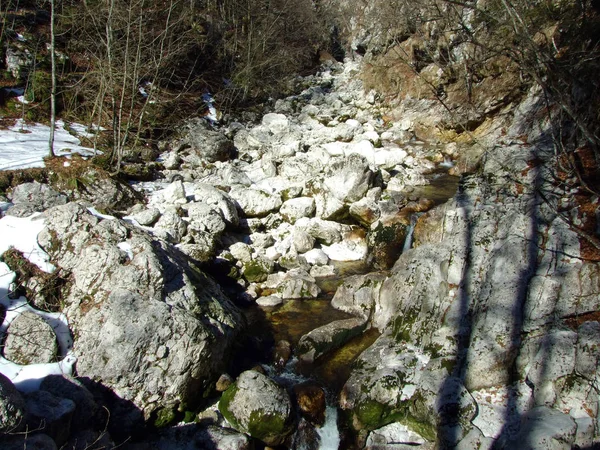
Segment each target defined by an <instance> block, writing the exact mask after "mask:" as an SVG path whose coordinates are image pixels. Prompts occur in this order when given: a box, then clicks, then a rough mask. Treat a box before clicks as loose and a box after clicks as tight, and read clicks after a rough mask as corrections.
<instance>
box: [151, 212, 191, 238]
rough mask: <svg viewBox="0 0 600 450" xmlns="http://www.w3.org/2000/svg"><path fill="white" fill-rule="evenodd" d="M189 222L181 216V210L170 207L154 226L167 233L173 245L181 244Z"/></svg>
mask: <svg viewBox="0 0 600 450" xmlns="http://www.w3.org/2000/svg"><path fill="white" fill-rule="evenodd" d="M187 227H188V225H187V222H186V221H185V220H183V219H182V218H181V216H180V215H179V209H177V208H175V207H170V208H169V209H167V210H165V212H164V213H163V214H162V215H161V216H160V219H158V221H157V222H156V224H154V228H155V229H157V230H163V231H165V232H166V233H167V237H168V240H169V241H170V242H172V243H175V244H176V243H178V242H181V240H182V239H183V236H185V233H186V232H187Z"/></svg>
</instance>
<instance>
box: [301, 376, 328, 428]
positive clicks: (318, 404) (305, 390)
mask: <svg viewBox="0 0 600 450" xmlns="http://www.w3.org/2000/svg"><path fill="white" fill-rule="evenodd" d="M294 395H295V397H296V403H297V404H298V408H299V409H300V413H301V414H302V416H303V417H304V418H305V419H306V420H308V421H309V422H310V423H312V424H313V425H316V426H323V424H324V423H325V407H326V402H325V391H324V390H323V388H322V387H320V386H318V385H317V384H315V383H314V382H312V381H306V382H304V383H300V384H296V385H294Z"/></svg>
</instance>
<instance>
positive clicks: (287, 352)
mask: <svg viewBox="0 0 600 450" xmlns="http://www.w3.org/2000/svg"><path fill="white" fill-rule="evenodd" d="M291 356H292V344H290V343H289V341H286V340H280V341H277V343H276V344H275V348H274V349H273V361H274V364H275V367H276V368H277V369H279V370H281V369H283V368H284V367H285V365H286V364H287V362H288V361H289V359H290V357H291Z"/></svg>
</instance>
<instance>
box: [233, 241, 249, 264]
mask: <svg viewBox="0 0 600 450" xmlns="http://www.w3.org/2000/svg"><path fill="white" fill-rule="evenodd" d="M229 252H230V253H231V256H233V257H234V258H235V259H237V260H238V261H241V262H243V263H248V262H250V261H252V247H250V245H248V244H246V243H244V242H236V243H235V244H233V245H230V246H229Z"/></svg>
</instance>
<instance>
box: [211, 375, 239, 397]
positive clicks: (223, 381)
mask: <svg viewBox="0 0 600 450" xmlns="http://www.w3.org/2000/svg"><path fill="white" fill-rule="evenodd" d="M234 381H235V380H234V379H233V378H232V377H231V376H230V375H229V374H226V373H224V374H223V375H221V376H220V377H219V379H218V380H217V384H216V386H215V387H216V389H217V392H225V391H226V390H227V389H228V388H229V386H231V385H232V384H233V382H234Z"/></svg>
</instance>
